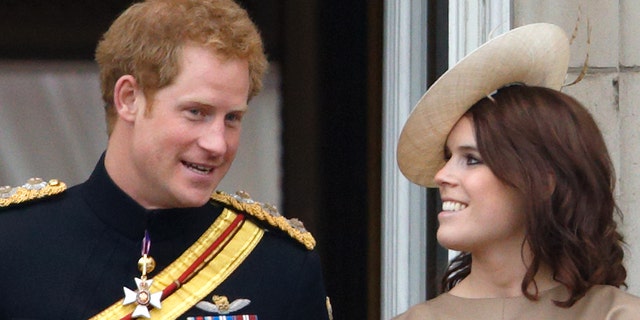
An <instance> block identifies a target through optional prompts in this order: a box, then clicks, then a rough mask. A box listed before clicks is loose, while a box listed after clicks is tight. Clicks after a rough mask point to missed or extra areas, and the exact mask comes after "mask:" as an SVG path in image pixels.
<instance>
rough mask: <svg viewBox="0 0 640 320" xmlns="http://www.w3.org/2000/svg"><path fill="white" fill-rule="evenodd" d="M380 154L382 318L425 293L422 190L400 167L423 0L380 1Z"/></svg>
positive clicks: (419, 75)
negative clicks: (401, 139) (382, 28)
mask: <svg viewBox="0 0 640 320" xmlns="http://www.w3.org/2000/svg"><path fill="white" fill-rule="evenodd" d="M384 6H385V7H384V14H385V15H384V19H385V34H384V78H383V87H384V91H383V99H384V102H383V103H384V104H383V134H384V136H383V147H382V148H383V151H382V153H383V159H382V184H383V185H382V194H383V197H382V244H381V245H382V262H381V263H382V266H381V267H382V270H381V275H382V279H381V281H382V283H381V295H382V297H381V316H382V319H390V318H391V317H393V316H395V315H397V314H399V313H401V312H404V311H406V310H407V309H408V308H409V307H410V306H411V305H414V304H416V303H419V302H421V301H424V300H425V296H426V265H425V261H426V252H425V251H426V250H425V249H426V236H425V234H426V192H425V189H424V188H421V187H419V186H417V185H415V184H413V183H411V182H409V181H408V180H407V179H406V178H404V176H402V174H401V173H400V170H399V169H398V165H397V162H396V146H397V141H398V137H399V136H400V131H401V130H402V127H403V125H404V122H405V121H406V119H407V118H408V117H409V113H410V112H411V110H412V108H413V105H414V104H415V103H416V102H417V101H418V100H419V99H420V97H421V96H422V94H423V93H424V91H425V89H426V73H427V68H426V61H427V57H426V52H427V47H426V46H427V23H426V19H427V12H426V10H427V9H426V8H427V6H426V0H409V1H396V0H386V1H385V4H384Z"/></svg>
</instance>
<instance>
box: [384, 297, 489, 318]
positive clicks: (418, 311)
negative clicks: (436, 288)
mask: <svg viewBox="0 0 640 320" xmlns="http://www.w3.org/2000/svg"><path fill="white" fill-rule="evenodd" d="M463 301H467V302H473V301H474V300H473V299H464V298H459V297H456V296H454V295H451V294H449V293H443V294H441V295H439V296H437V297H435V298H433V299H431V300H428V301H425V302H422V303H419V304H417V305H414V306H412V307H411V308H409V310H407V311H406V312H404V313H402V314H400V315H398V316H396V317H395V318H393V320H409V319H463V318H460V317H461V315H465V314H468V313H467V312H464V311H462V309H466V308H468V307H470V305H469V304H465V303H461V302H463ZM478 302H479V301H478ZM472 304H473V303H472ZM478 307H479V305H476V306H471V308H472V309H475V310H477V311H480V310H479V309H482V308H478ZM477 316H478V314H477V313H476V314H475V315H474V316H473V317H472V318H469V319H482V317H480V318H478V317H477Z"/></svg>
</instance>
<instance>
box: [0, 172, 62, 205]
mask: <svg viewBox="0 0 640 320" xmlns="http://www.w3.org/2000/svg"><path fill="white" fill-rule="evenodd" d="M65 189H67V185H66V184H64V182H62V181H60V180H57V179H51V180H49V181H43V180H42V179H40V178H31V179H29V180H28V181H27V183H25V184H23V185H21V186H19V187H11V186H4V187H0V208H1V207H8V206H10V205H12V204H18V203H23V202H27V201H31V200H35V199H42V198H46V197H49V196H52V195H54V194H58V193H61V192H62V191H64V190H65Z"/></svg>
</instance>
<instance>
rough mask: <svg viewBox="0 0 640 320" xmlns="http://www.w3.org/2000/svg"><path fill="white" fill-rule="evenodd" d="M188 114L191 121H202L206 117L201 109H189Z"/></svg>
mask: <svg viewBox="0 0 640 320" xmlns="http://www.w3.org/2000/svg"><path fill="white" fill-rule="evenodd" d="M186 113H187V116H188V117H189V118H190V119H202V118H204V116H205V114H204V112H202V110H200V109H188V110H186Z"/></svg>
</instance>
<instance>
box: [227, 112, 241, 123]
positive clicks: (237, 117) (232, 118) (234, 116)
mask: <svg viewBox="0 0 640 320" xmlns="http://www.w3.org/2000/svg"><path fill="white" fill-rule="evenodd" d="M225 119H226V120H227V121H228V122H234V123H235V122H241V121H242V114H241V113H235V112H234V113H230V114H228V115H226V117H225Z"/></svg>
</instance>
